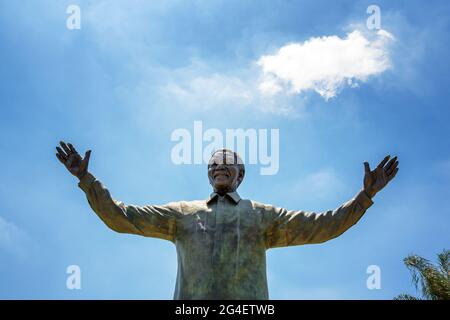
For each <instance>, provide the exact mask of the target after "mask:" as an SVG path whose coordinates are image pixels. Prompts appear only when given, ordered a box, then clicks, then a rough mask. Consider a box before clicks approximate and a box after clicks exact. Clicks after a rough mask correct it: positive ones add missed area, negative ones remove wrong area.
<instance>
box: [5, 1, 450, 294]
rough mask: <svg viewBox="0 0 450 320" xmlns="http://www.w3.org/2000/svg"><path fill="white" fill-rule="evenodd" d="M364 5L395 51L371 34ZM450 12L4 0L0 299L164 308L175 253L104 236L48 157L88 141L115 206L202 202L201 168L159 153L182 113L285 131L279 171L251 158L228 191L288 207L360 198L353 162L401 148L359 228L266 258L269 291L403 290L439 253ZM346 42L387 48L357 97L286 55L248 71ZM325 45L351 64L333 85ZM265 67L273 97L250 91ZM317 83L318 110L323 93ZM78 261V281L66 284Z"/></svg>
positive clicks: (448, 8)
mask: <svg viewBox="0 0 450 320" xmlns="http://www.w3.org/2000/svg"><path fill="white" fill-rule="evenodd" d="M70 4H76V5H79V7H80V9H81V29H79V30H68V29H67V28H66V19H67V17H68V14H66V8H67V7H68V6H69V5H70ZM370 4H376V5H378V6H379V7H380V9H381V28H382V30H384V31H386V32H388V33H389V35H392V36H393V39H391V40H389V41H388V42H389V43H384V42H383V43H381V44H380V43H379V41H378V40H380V38H379V37H378V36H377V35H376V31H373V30H367V28H366V27H365V25H366V19H367V18H368V14H367V13H366V9H367V7H368V6H369V5H370ZM449 17H450V3H448V1H432V2H427V3H425V2H419V1H376V3H375V2H369V1H317V0H315V1H279V2H277V3H275V2H274V1H77V2H75V1H73V2H71V1H26V2H21V3H20V4H19V3H15V2H11V1H5V0H2V1H0V61H1V64H0V101H1V103H0V108H1V117H0V133H1V135H0V148H1V157H0V167H1V168H3V169H4V170H2V183H1V184H0V200H1V201H0V203H1V204H0V298H3V299H10V298H31V299H47V298H51V299H82V298H85V299H92V298H100V299H104V298H119V299H171V298H172V295H173V290H174V287H175V276H176V252H175V247H174V245H173V244H172V243H170V242H164V241H162V240H158V239H150V238H143V237H137V236H132V235H123V234H117V233H114V232H113V231H111V230H109V229H108V228H107V227H106V226H105V225H103V223H102V222H101V221H100V219H98V218H97V216H96V215H95V214H94V213H93V212H92V211H91V210H90V208H89V206H88V204H87V201H86V199H85V197H84V194H83V192H82V191H81V190H80V189H79V188H78V187H77V181H76V179H75V178H74V177H72V176H71V175H70V174H68V173H67V172H66V170H65V169H64V167H62V166H61V165H60V163H59V162H58V161H57V159H56V158H55V155H54V147H55V146H56V144H57V143H58V141H59V140H66V141H70V142H72V143H73V144H74V145H75V146H76V147H77V148H78V149H79V150H80V151H81V150H83V152H84V150H86V149H87V148H90V149H92V150H93V151H92V156H91V164H90V171H91V172H92V173H93V174H94V175H95V176H96V177H97V178H99V179H100V180H101V181H102V182H104V183H105V185H106V186H107V187H108V188H109V189H110V191H111V192H112V194H113V196H114V197H115V198H117V199H120V200H122V201H124V202H126V203H134V204H142V205H143V204H162V203H166V202H169V201H174V200H194V199H203V198H205V197H207V196H208V195H209V193H210V186H209V184H208V181H207V177H206V168H205V166H204V165H179V166H177V165H175V164H173V162H172V161H171V157H170V154H171V149H172V148H173V146H174V142H173V141H171V139H170V136H171V133H172V132H173V131H174V130H176V129H177V128H186V129H188V130H192V128H193V124H194V121H195V120H200V121H202V123H203V126H204V127H205V128H217V129H219V130H225V129H227V128H244V129H251V128H253V129H271V128H277V129H279V130H280V165H279V171H278V173H277V174H276V175H266V176H264V175H260V174H259V167H258V166H257V165H253V166H251V165H250V166H248V167H247V172H246V179H245V180H244V182H243V184H242V185H241V187H240V188H239V193H240V194H241V196H242V197H244V198H249V199H253V200H257V201H261V202H265V203H271V204H274V205H277V206H283V207H286V208H288V209H304V210H317V211H320V210H325V209H330V208H335V207H337V206H339V205H340V204H341V203H343V202H344V201H346V200H348V199H350V198H351V197H352V196H354V195H355V194H356V193H357V192H358V191H359V190H360V188H361V185H362V178H363V173H364V169H363V161H366V160H367V161H369V162H370V163H371V164H372V166H374V165H375V164H376V163H377V162H378V161H379V160H381V159H382V157H383V156H384V155H385V154H392V155H394V154H395V155H398V156H399V159H400V165H399V167H400V172H399V174H398V175H397V177H396V179H395V180H394V181H393V182H392V183H391V184H390V185H389V186H388V187H387V188H386V189H385V190H383V191H382V192H381V193H380V194H378V195H377V196H376V197H375V199H374V202H375V204H374V205H373V207H371V208H370V209H369V210H368V212H367V213H366V215H365V216H364V217H363V218H362V219H361V221H360V222H359V223H358V224H357V225H356V226H354V227H353V228H351V229H350V230H348V231H347V232H346V233H345V234H343V235H342V236H341V237H339V238H337V239H334V240H332V241H329V242H327V243H324V244H321V245H307V246H298V247H290V248H280V249H273V250H270V251H268V253H267V257H268V263H267V273H268V278H269V292H270V297H271V298H272V299H334V298H339V299H391V298H392V297H393V296H395V295H397V294H399V293H401V292H408V293H415V292H414V289H413V286H412V284H411V280H410V275H409V273H408V271H407V269H406V268H405V267H404V266H403V264H402V259H403V257H405V256H406V255H407V254H409V253H412V252H414V253H417V254H420V255H422V256H424V257H427V258H429V259H433V260H434V258H435V255H436V254H437V253H438V252H440V251H442V249H444V248H447V249H448V247H449V243H450V232H449V223H450V217H449V207H450V188H449V186H450V148H449V140H448V137H449V133H450V128H449V126H448V123H449V120H450V111H449V108H448V101H449V100H450V91H449V90H448V85H449V84H450V81H449V80H450V79H449V75H450V65H449V59H448V57H449V56H450V47H449V46H450V45H449V44H448V41H447V39H448V37H449V19H450V18H449ZM355 31H356V32H359V35H360V36H361V37H363V38H361V39H366V40H367V41H369V47H370V46H371V45H374V46H375V47H374V48H375V49H376V50H377V51H374V52H375V53H377V54H378V53H380V54H381V55H382V56H381V57H376V58H373V59H375V62H379V61H380V59H387V60H386V61H384V62H386V64H384V65H383V66H381V67H380V66H378V69H377V68H375V69H376V70H372V71H370V72H368V73H367V74H363V75H355V74H352V73H351V72H350V75H349V74H348V73H346V76H345V77H344V80H347V79H352V80H354V81H356V83H357V84H358V85H357V86H356V87H355V86H351V85H347V84H345V81H344V82H342V83H341V82H338V83H337V84H336V83H334V82H333V81H331V80H330V77H331V78H332V79H335V78H333V74H331V75H330V74H327V72H328V71H329V68H327V69H326V70H325V74H319V75H317V74H315V72H316V71H317V70H318V69H317V68H321V67H323V66H322V65H320V64H319V66H317V67H316V66H315V65H314V66H313V68H310V69H311V70H312V71H311V73H310V74H307V73H305V72H302V71H303V70H305V69H304V68H300V69H296V68H293V69H292V70H293V71H292V72H290V69H289V68H290V66H291V65H290V64H288V71H289V72H288V73H289V74H286V73H283V72H281V71H280V72H279V70H281V69H282V67H283V66H281V65H278V64H277V67H276V68H275V69H276V70H275V71H274V70H272V73H270V74H264V73H263V70H262V69H263V65H261V64H258V62H261V58H262V57H264V56H272V57H281V56H279V55H278V54H279V52H280V51H279V50H280V48H285V46H287V45H289V44H296V45H297V47H296V48H297V49H298V48H301V50H305V51H301V52H303V54H306V57H307V59H306V60H307V61H309V60H308V59H310V57H314V56H315V54H316V52H314V51H311V50H313V49H311V48H309V47H308V48H309V49H308V50H309V51H308V50H306V49H305V48H307V47H306V46H305V41H308V40H310V41H312V42H313V43H314V41H313V40H314V39H315V40H317V41H318V43H322V44H324V45H325V46H328V45H329V44H330V42H331V40H332V39H335V40H336V39H338V43H341V42H340V41H341V40H342V41H343V40H345V39H347V40H348V34H351V33H352V32H355ZM333 36H334V37H337V38H332V37H333ZM319 37H328V38H319ZM330 37H331V38H330ZM318 39H319V40H318ZM320 39H322V40H320ZM339 39H340V40H339ZM321 41H322V42H321ZM377 41H378V42H377ZM346 43H347V42H346ZM351 47H352V48H354V46H351ZM327 48H328V49H330V48H331V49H330V50H332V52H333V53H334V52H335V53H336V55H334V54H333V55H332V58H331V59H334V57H340V59H341V58H342V59H344V60H339V61H341V62H342V61H344V62H342V63H337V64H336V65H335V66H337V69H336V70H337V71H336V72H337V73H336V74H341V73H343V72H348V70H352V66H355V65H358V63H359V61H358V59H354V60H353V61H354V64H353V63H348V61H347V60H345V59H346V56H345V54H344V55H343V56H340V54H342V52H341V51H339V50H336V51H334V49H333V47H332V46H329V47H327ZM366 49H367V48H366ZM298 52H299V51H295V52H293V54H292V57H293V59H294V60H293V61H294V62H296V63H298V64H299V65H300V66H304V67H305V59H297V58H298V57H299V56H296V54H298ZM305 52H306V53H305ZM365 53H367V52H366V51H364V52H363V55H362V56H364V57H367V56H368V55H365ZM369 53H373V52H369ZM317 54H319V53H317ZM302 57H305V55H303V56H302ZM280 59H281V60H277V61H278V62H280V61H281V62H280V64H283V62H284V61H283V59H282V57H281V58H280ZM296 59H297V60H296ZM369 60H370V59H369ZM333 61H334V60H333ZM333 61H331V62H330V63H336V61H334V62H333ZM353 61H351V62H353ZM370 61H372V60H370ZM370 61H369V62H370ZM309 66H311V65H309ZM277 68H278V69H277ZM279 68H281V69H279ZM356 69H357V70H360V68H359V67H358V68H356ZM283 70H284V69H283ZM298 70H300V71H298ZM319 73H320V72H319ZM336 74H334V75H336ZM265 76H270V77H271V78H270V79H275V80H276V81H278V84H279V86H281V87H280V88H281V89H280V88H279V90H281V91H280V92H278V93H277V94H275V95H270V94H269V95H267V94H264V93H261V91H260V90H259V88H260V87H258V84H261V83H264V81H265V80H264V79H266V78H264V77H265ZM305 77H306V78H307V77H309V78H308V79H309V80H312V82H308V83H309V84H307V85H303V86H302V85H299V86H298V85H297V86H296V85H295V84H299V83H303V84H304V83H305V82H304V80H305ZM317 77H319V78H317ZM346 77H347V78H346ZM358 77H359V78H358ZM308 79H307V80H308ZM266 80H267V79H266ZM315 80H318V81H319V82H315ZM302 81H303V82H302ZM330 81H331V82H330ZM317 83H319V85H318V84H317ZM272 84H273V83H271V85H272ZM330 84H331V87H332V89H336V90H335V92H334V91H333V90H332V94H331V95H332V97H331V98H329V99H326V97H325V96H324V95H323V94H320V93H319V92H318V90H319V89H320V88H319V89H318V86H319V87H320V86H321V85H330ZM277 88H278V87H277ZM73 264H75V265H78V266H80V268H81V286H82V288H81V290H68V289H67V288H66V278H67V274H66V268H67V266H69V265H73ZM369 265H378V266H379V267H380V268H381V289H379V290H368V289H367V287H366V279H367V277H368V274H366V268H367V267H368V266H369Z"/></svg>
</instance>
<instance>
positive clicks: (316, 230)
mask: <svg viewBox="0 0 450 320" xmlns="http://www.w3.org/2000/svg"><path fill="white" fill-rule="evenodd" d="M372 204H373V202H372V200H371V199H370V198H369V197H368V196H367V194H366V193H365V192H364V191H361V192H359V193H358V194H357V195H356V196H355V197H354V198H353V199H351V200H350V201H348V202H346V203H344V204H343V205H341V206H340V207H339V208H337V209H335V210H329V211H325V212H322V213H315V212H305V211H288V210H286V209H283V208H276V207H273V206H266V214H267V215H268V219H267V221H268V225H267V228H266V233H265V236H266V247H267V249H269V248H276V247H287V246H295V245H301V244H312V243H322V242H325V241H328V240H331V239H334V238H336V237H338V236H339V235H341V234H342V233H344V232H345V231H346V230H347V229H349V228H350V227H351V226H353V225H354V224H356V223H357V222H358V221H359V219H360V218H361V217H362V216H363V214H364V213H365V212H366V210H367V209H368V208H369V207H370V206H371V205H372Z"/></svg>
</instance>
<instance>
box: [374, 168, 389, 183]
mask: <svg viewBox="0 0 450 320" xmlns="http://www.w3.org/2000/svg"><path fill="white" fill-rule="evenodd" d="M376 172H377V180H378V181H380V182H381V183H382V185H385V184H386V183H387V175H386V172H385V171H384V169H383V168H378V167H377V169H376Z"/></svg>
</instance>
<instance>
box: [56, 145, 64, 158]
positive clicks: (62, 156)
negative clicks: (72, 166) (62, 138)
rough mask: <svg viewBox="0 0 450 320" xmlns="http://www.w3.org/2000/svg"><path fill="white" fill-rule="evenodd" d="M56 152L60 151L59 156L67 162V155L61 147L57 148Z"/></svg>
mask: <svg viewBox="0 0 450 320" xmlns="http://www.w3.org/2000/svg"><path fill="white" fill-rule="evenodd" d="M56 151H58V154H59V155H60V156H61V158H63V159H64V161H65V160H67V154H66V153H65V152H64V151H63V150H62V149H61V148H60V147H56Z"/></svg>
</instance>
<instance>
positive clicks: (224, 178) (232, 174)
mask: <svg viewBox="0 0 450 320" xmlns="http://www.w3.org/2000/svg"><path fill="white" fill-rule="evenodd" d="M208 178H209V183H210V184H211V186H212V187H213V189H214V191H215V192H217V193H218V194H220V195H224V194H226V193H227V192H233V191H236V189H237V187H238V186H239V184H240V183H241V182H242V180H243V179H244V165H243V164H242V161H241V160H240V158H239V156H237V154H235V153H233V152H232V151H230V150H219V151H217V152H215V153H214V154H213V156H212V157H211V159H210V160H209V163H208Z"/></svg>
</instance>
